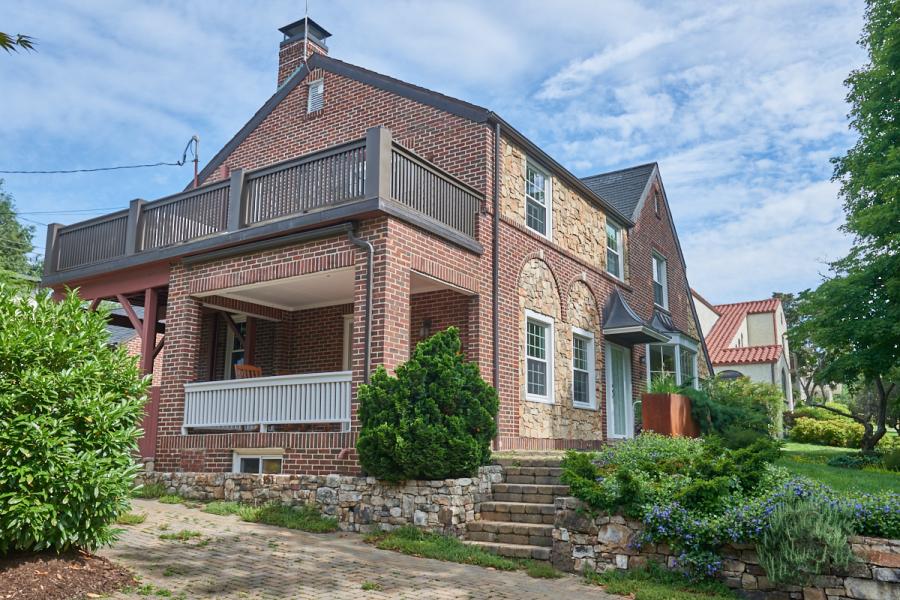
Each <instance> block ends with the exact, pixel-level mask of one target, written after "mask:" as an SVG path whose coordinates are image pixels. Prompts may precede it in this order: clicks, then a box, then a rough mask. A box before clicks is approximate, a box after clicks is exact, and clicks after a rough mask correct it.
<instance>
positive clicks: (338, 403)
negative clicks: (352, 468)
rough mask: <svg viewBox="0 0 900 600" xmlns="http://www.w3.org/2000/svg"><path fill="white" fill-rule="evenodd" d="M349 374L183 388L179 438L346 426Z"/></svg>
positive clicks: (254, 379) (306, 375) (348, 421)
mask: <svg viewBox="0 0 900 600" xmlns="http://www.w3.org/2000/svg"><path fill="white" fill-rule="evenodd" d="M350 379H351V372H350V371H338V372H335V373H312V374H305V375H280V376H276V377H256V378H253V379H231V380H226V381H206V382H201V383H187V384H185V386H184V424H183V426H182V431H183V433H187V432H188V430H189V429H191V428H198V429H203V428H225V427H243V426H248V425H252V426H256V427H259V430H260V431H265V430H266V426H268V425H290V424H299V423H341V425H342V427H343V428H344V429H347V428H349V425H350Z"/></svg>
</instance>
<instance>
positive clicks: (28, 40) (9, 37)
mask: <svg viewBox="0 0 900 600" xmlns="http://www.w3.org/2000/svg"><path fill="white" fill-rule="evenodd" d="M0 48H2V49H4V50H6V51H7V52H18V51H19V49H22V50H34V38H32V37H31V36H30V35H23V34H21V33H17V34H15V35H13V34H11V33H3V32H2V31H0Z"/></svg>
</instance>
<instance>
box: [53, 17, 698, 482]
mask: <svg viewBox="0 0 900 600" xmlns="http://www.w3.org/2000/svg"><path fill="white" fill-rule="evenodd" d="M281 31H282V33H284V36H285V38H284V40H283V41H282V42H281V45H280V49H279V68H278V76H277V81H276V84H277V86H276V91H275V93H274V95H273V96H272V97H271V98H270V99H269V100H268V101H267V102H266V103H265V104H264V105H263V106H262V107H261V108H260V109H259V110H258V111H257V112H256V114H255V115H253V117H252V118H251V119H250V120H249V121H248V122H247V124H246V125H245V126H244V127H243V128H242V129H241V130H240V131H239V132H238V133H237V134H236V135H235V136H234V137H233V138H232V139H231V141H229V142H228V143H227V144H226V145H225V146H224V147H223V148H222V149H221V150H220V151H219V152H218V154H216V156H215V157H214V158H213V159H212V160H211V161H210V163H209V164H208V165H207V166H206V167H205V168H204V169H203V170H202V171H201V172H200V175H199V187H197V188H194V187H193V186H189V187H188V188H187V189H186V190H184V191H183V192H180V193H178V194H174V195H172V196H169V197H166V198H162V199H159V200H155V201H152V202H145V201H143V200H134V201H132V202H131V204H130V206H129V207H128V208H127V209H125V210H122V211H119V212H116V213H112V214H110V215H106V216H103V217H99V218H96V219H91V220H89V221H85V222H82V223H76V224H74V225H69V226H61V225H57V224H54V225H51V226H50V227H49V229H48V244H47V248H48V252H47V260H46V272H45V276H44V283H45V284H46V285H49V286H52V287H53V288H54V289H55V290H56V292H57V293H58V294H62V293H65V290H66V288H67V287H69V288H74V287H76V286H78V287H79V293H80V294H81V295H82V296H83V297H85V298H87V299H90V300H93V301H94V302H95V303H97V302H99V301H100V300H102V299H111V300H118V301H119V302H120V303H121V304H122V307H123V311H124V315H121V314H120V315H116V316H114V320H115V321H116V324H118V325H122V326H130V327H133V328H134V329H135V330H136V331H137V332H139V334H140V346H141V354H142V365H143V367H144V369H145V372H151V371H153V370H154V369H153V358H154V357H156V358H157V359H158V358H159V357H160V356H161V357H162V360H161V363H162V364H161V367H158V368H157V371H160V370H161V373H157V377H158V379H159V386H158V387H155V388H154V395H153V402H152V403H151V405H150V406H149V407H148V418H147V422H148V424H150V425H149V427H148V434H147V438H148V439H146V440H145V447H146V448H149V449H148V450H147V451H146V452H147V454H148V455H152V456H154V457H155V468H156V469H157V470H161V471H178V470H185V471H220V472H221V471H231V470H239V471H252V472H256V471H258V472H278V471H283V472H286V473H295V472H306V473H330V472H340V473H354V472H358V469H359V467H358V462H357V460H356V456H355V449H354V447H355V442H356V439H357V435H358V428H359V425H358V421H357V418H356V411H357V405H356V396H355V390H356V387H357V386H358V385H359V384H361V383H363V382H365V381H366V380H367V378H368V376H369V373H370V372H371V371H372V369H374V368H375V367H376V366H378V365H383V366H385V367H386V368H387V369H389V370H390V369H393V368H394V367H396V366H397V365H399V364H401V363H402V362H404V361H405V360H406V359H407V358H408V356H409V353H410V350H411V348H413V347H414V345H415V344H416V342H418V341H419V340H420V339H422V338H423V337H426V336H428V335H430V334H431V333H433V332H435V331H438V330H440V329H443V328H445V327H447V326H449V325H455V326H457V327H458V328H459V329H460V331H461V337H462V340H463V346H464V352H465V354H466V356H467V357H468V358H469V359H470V360H473V361H477V362H478V364H479V365H480V368H481V372H482V375H483V376H484V378H485V379H486V380H487V381H488V382H490V383H492V384H493V385H494V386H495V387H496V388H497V389H498V391H499V394H500V399H501V403H500V414H499V417H498V418H499V428H500V435H499V438H498V439H497V441H496V444H497V447H498V448H502V449H505V450H508V449H561V448H595V447H598V446H599V445H601V444H603V443H605V442H606V441H607V440H609V439H611V438H617V437H627V436H630V435H633V432H634V427H635V426H634V415H633V413H634V402H635V401H637V400H639V398H640V393H641V391H642V390H643V389H645V386H646V383H647V381H648V378H649V377H650V373H651V372H663V371H669V370H671V371H673V372H676V373H677V377H678V378H679V380H682V381H688V380H695V379H696V378H697V376H698V375H701V376H702V375H705V374H707V373H708V372H709V367H708V362H707V359H706V352H705V349H704V346H703V339H702V334H701V332H700V329H699V327H698V325H697V318H696V315H695V314H694V312H693V304H692V302H691V297H690V292H689V286H688V282H687V277H686V274H685V264H684V258H683V256H682V254H681V249H680V246H679V242H678V237H677V234H676V232H675V227H674V224H673V222H672V219H671V215H670V213H669V206H668V203H667V201H666V196H665V191H664V189H663V186H662V181H661V179H660V175H659V170H658V168H657V167H656V165H655V164H653V165H645V166H642V167H637V168H635V169H632V170H626V171H620V172H615V173H608V174H603V175H598V176H595V177H588V178H585V179H579V178H578V177H576V176H575V175H573V174H572V173H570V172H569V171H568V170H567V169H566V168H565V167H563V166H562V165H560V164H559V163H557V162H556V161H555V160H554V159H553V158H551V157H550V156H549V155H547V154H546V153H545V152H544V151H542V150H541V149H540V148H539V147H538V146H537V145H535V144H534V143H533V142H531V141H530V140H528V139H527V138H526V137H525V136H524V135H523V134H521V133H520V132H519V131H517V130H516V129H515V128H514V127H512V126H511V125H509V124H508V123H507V122H506V121H504V120H503V119H502V118H501V117H499V116H498V115H497V114H495V113H493V112H491V111H490V110H487V109H484V108H481V107H479V106H475V105H473V104H470V103H467V102H464V101H462V100H457V99H455V98H450V97H447V96H444V95H441V94H438V93H435V92H432V91H429V90H426V89H423V88H421V87H418V86H415V85H412V84H409V83H405V82H402V81H399V80H396V79H393V78H391V77H388V76H385V75H381V74H378V73H374V72H372V71H369V70H366V69H363V68H360V67H357V66H354V65H351V64H348V63H345V62H342V61H340V60H337V59H335V58H332V57H330V56H328V52H327V46H326V43H325V40H326V38H327V37H328V36H329V34H328V32H326V31H325V30H324V29H323V28H321V27H320V26H318V25H317V24H316V23H315V22H313V21H311V20H310V21H309V27H308V39H307V38H306V37H305V35H306V34H305V31H306V27H305V23H304V21H303V20H301V21H298V22H297V23H293V24H291V25H288V26H286V27H284V28H282V29H281ZM304 52H308V57H307V58H306V59H305V60H304ZM136 306H140V307H142V308H143V312H142V315H143V318H139V317H138V316H137V313H136V311H134V307H136ZM152 315H156V316H155V318H153V317H152ZM248 367H252V368H248ZM238 375H258V376H253V377H249V378H247V377H240V378H239V377H237V376H238ZM154 425H155V428H156V429H155V432H154V431H153V429H154Z"/></svg>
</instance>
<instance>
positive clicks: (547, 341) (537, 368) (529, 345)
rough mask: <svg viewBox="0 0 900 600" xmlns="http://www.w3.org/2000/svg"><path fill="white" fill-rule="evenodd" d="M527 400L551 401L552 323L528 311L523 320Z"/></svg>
mask: <svg viewBox="0 0 900 600" xmlns="http://www.w3.org/2000/svg"><path fill="white" fill-rule="evenodd" d="M525 358H526V371H527V372H526V379H527V381H526V386H527V390H526V391H527V398H528V399H529V400H537V401H540V402H552V401H553V393H552V392H553V322H552V321H551V320H550V319H548V318H547V317H544V316H543V315H538V314H536V313H532V312H530V311H528V313H527V315H526V319H525Z"/></svg>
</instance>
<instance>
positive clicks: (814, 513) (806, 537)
mask: <svg viewBox="0 0 900 600" xmlns="http://www.w3.org/2000/svg"><path fill="white" fill-rule="evenodd" d="M850 532H851V520H850V518H849V516H848V515H847V514H846V513H845V512H844V511H842V510H840V508H838V507H837V506H834V505H831V504H828V503H825V504H820V503H818V502H816V501H815V500H813V499H810V498H803V497H799V498H798V497H794V498H790V499H788V500H785V501H783V502H781V503H779V504H778V505H776V506H775V510H774V511H772V514H771V515H770V516H769V519H768V527H767V528H766V530H765V531H764V532H763V534H762V536H761V538H760V540H759V541H758V542H757V544H756V551H757V553H758V554H759V563H760V565H761V566H762V567H763V568H764V569H765V571H766V576H767V577H768V578H769V580H770V581H772V582H773V583H789V584H797V585H803V584H807V583H809V582H810V581H811V580H812V578H813V577H815V576H816V575H819V574H821V573H826V572H827V571H828V570H829V569H831V568H834V567H837V568H846V567H847V566H848V565H849V564H850V561H851V560H852V559H853V554H852V552H851V551H850V546H849V545H848V544H847V536H849V535H850Z"/></svg>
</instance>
